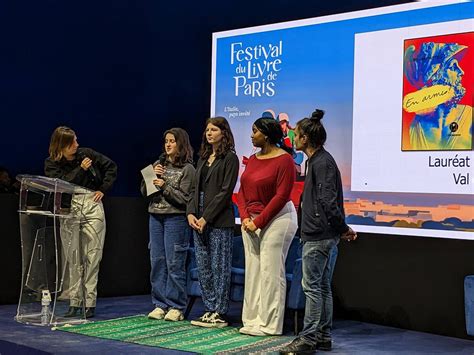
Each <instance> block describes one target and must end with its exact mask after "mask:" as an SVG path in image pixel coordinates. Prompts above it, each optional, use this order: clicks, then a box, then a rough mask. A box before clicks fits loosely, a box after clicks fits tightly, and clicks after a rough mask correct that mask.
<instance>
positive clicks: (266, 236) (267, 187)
mask: <svg viewBox="0 0 474 355" xmlns="http://www.w3.org/2000/svg"><path fill="white" fill-rule="evenodd" d="M251 138H252V144H253V145H254V146H255V147H257V148H260V151H259V152H257V153H256V154H254V155H252V156H251V157H250V159H249V161H248V163H247V167H246V169H245V171H244V173H243V174H242V176H241V179H240V184H241V185H240V191H239V196H238V197H239V198H238V205H239V212H240V218H241V220H242V237H243V241H244V249H245V295H244V305H243V310H242V322H243V325H244V326H243V327H242V328H241V329H240V332H241V333H243V334H250V335H262V336H263V335H279V334H281V333H282V330H283V316H284V312H285V296H286V278H285V260H286V255H287V253H288V249H289V247H290V244H291V241H292V239H293V237H294V235H295V232H296V229H297V217H296V211H295V207H294V205H293V203H292V202H291V201H290V193H291V189H292V187H293V184H294V182H295V176H296V170H295V164H294V162H293V158H292V156H291V155H290V154H288V153H289V149H288V148H286V146H285V144H283V132H282V130H281V127H280V125H279V124H278V122H277V121H275V120H274V119H272V118H263V117H262V118H259V119H258V120H256V121H255V122H254V124H253V126H252V135H251Z"/></svg>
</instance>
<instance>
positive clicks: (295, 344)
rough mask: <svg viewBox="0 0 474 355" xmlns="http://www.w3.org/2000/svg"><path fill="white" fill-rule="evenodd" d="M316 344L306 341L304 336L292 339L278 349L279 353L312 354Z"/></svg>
mask: <svg viewBox="0 0 474 355" xmlns="http://www.w3.org/2000/svg"><path fill="white" fill-rule="evenodd" d="M315 352H316V345H313V344H311V343H308V342H307V341H306V340H305V339H304V338H302V337H299V338H296V339H294V340H293V341H292V342H291V343H290V344H288V345H286V346H285V347H283V348H281V349H280V354H290V355H291V354H314V353H315Z"/></svg>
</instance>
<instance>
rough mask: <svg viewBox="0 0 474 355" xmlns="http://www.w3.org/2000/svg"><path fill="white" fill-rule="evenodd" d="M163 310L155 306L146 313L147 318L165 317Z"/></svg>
mask: <svg viewBox="0 0 474 355" xmlns="http://www.w3.org/2000/svg"><path fill="white" fill-rule="evenodd" d="M165 314H166V313H165V311H164V310H163V309H161V308H160V307H156V308H155V309H154V310H153V311H151V312H150V313H148V318H150V319H163V318H165Z"/></svg>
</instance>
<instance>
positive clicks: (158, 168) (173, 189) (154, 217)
mask: <svg viewBox="0 0 474 355" xmlns="http://www.w3.org/2000/svg"><path fill="white" fill-rule="evenodd" d="M163 141H164V142H163V151H164V152H163V154H162V155H161V156H160V159H159V160H158V161H156V162H155V163H154V164H153V167H154V171H155V173H156V175H157V177H156V179H155V180H154V181H153V184H154V185H155V186H156V188H157V191H156V192H155V193H154V194H152V195H151V200H150V204H149V206H148V212H149V213H150V222H149V233H150V243H149V248H150V262H151V273H150V282H151V298H152V302H153V305H154V307H155V308H154V310H153V311H151V312H150V313H149V314H148V318H152V319H165V320H169V321H180V320H183V319H184V315H183V312H184V309H185V308H186V304H187V300H188V297H187V293H186V256H187V251H188V247H189V239H190V237H191V229H190V228H189V226H188V223H187V220H186V205H187V203H188V200H189V194H190V189H191V183H192V180H193V177H194V171H195V170H194V167H193V165H192V162H193V149H192V147H191V145H190V143H189V136H188V134H187V133H186V131H185V130H183V129H181V128H171V129H169V130H167V131H166V132H165V133H164V135H163ZM141 191H142V194H143V195H146V187H145V182H144V181H142V184H141Z"/></svg>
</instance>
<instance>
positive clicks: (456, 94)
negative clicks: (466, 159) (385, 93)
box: [402, 32, 474, 151]
mask: <svg viewBox="0 0 474 355" xmlns="http://www.w3.org/2000/svg"><path fill="white" fill-rule="evenodd" d="M473 51H474V32H466V33H457V34H449V35H441V36H432V37H424V38H416V39H407V40H405V41H404V57H403V109H402V151H456V150H472V149H473V132H472V123H473V113H472V106H473V92H472V88H473V84H474V80H473V76H474V73H473V71H474V70H473V63H474V53H473Z"/></svg>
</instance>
